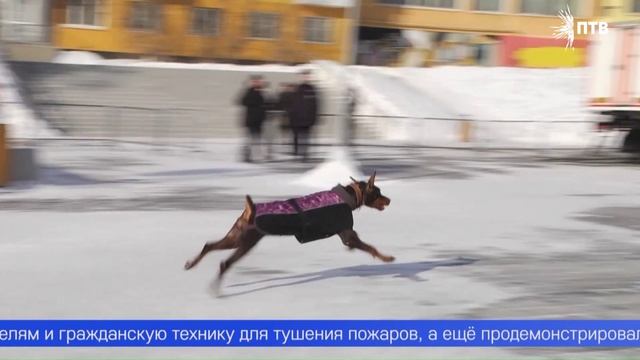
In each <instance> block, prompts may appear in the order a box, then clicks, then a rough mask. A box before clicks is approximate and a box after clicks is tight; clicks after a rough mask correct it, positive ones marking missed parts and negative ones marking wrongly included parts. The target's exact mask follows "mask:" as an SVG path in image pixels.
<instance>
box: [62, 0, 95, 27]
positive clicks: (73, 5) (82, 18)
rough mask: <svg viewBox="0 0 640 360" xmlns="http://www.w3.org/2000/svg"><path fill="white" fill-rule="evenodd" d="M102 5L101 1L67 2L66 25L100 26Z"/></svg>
mask: <svg viewBox="0 0 640 360" xmlns="http://www.w3.org/2000/svg"><path fill="white" fill-rule="evenodd" d="M103 6H104V5H103V3H102V1H101V0H68V2H67V21H66V23H67V24H71V25H89V26H102V25H103V24H104V21H103V19H102V18H103Z"/></svg>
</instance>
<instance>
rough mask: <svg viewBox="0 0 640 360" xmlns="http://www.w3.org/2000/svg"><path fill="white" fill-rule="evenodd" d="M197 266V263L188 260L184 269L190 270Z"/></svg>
mask: <svg viewBox="0 0 640 360" xmlns="http://www.w3.org/2000/svg"><path fill="white" fill-rule="evenodd" d="M194 265H195V263H194V262H193V261H191V260H188V261H187V262H186V263H184V269H185V270H189V269H191V268H192V267H193V266H194Z"/></svg>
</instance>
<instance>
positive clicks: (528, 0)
mask: <svg viewBox="0 0 640 360" xmlns="http://www.w3.org/2000/svg"><path fill="white" fill-rule="evenodd" d="M567 6H568V7H569V8H570V9H571V12H572V13H573V15H576V13H577V12H578V0H522V12H523V13H527V14H540V15H557V14H558V12H559V11H560V10H563V9H566V8H567Z"/></svg>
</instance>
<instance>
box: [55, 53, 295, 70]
mask: <svg viewBox="0 0 640 360" xmlns="http://www.w3.org/2000/svg"><path fill="white" fill-rule="evenodd" d="M53 62H55V63H58V64H75V65H109V66H135V67H147V68H163V69H199V70H219V71H247V72H285V73H295V72H299V71H300V70H302V69H303V68H307V67H308V65H296V66H290V65H279V64H266V65H236V64H216V63H178V62H163V61H150V60H143V59H104V58H102V57H101V56H100V55H98V54H95V53H92V52H90V51H60V52H58V55H57V56H56V57H55V58H54V59H53Z"/></svg>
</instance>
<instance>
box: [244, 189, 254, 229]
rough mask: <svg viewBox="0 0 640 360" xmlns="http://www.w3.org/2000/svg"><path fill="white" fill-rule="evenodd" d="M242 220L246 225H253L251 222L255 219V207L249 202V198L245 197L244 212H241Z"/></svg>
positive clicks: (251, 201)
mask: <svg viewBox="0 0 640 360" xmlns="http://www.w3.org/2000/svg"><path fill="white" fill-rule="evenodd" d="M241 217H242V219H243V220H244V221H246V222H247V223H248V224H253V220H255V218H256V205H255V204H254V203H253V200H251V196H249V195H247V196H246V197H245V202H244V211H243V212H242V216H241Z"/></svg>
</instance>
